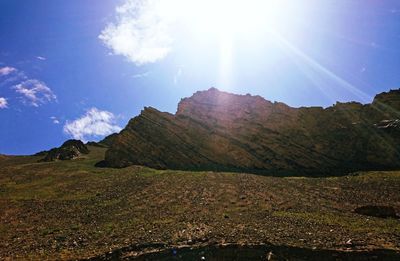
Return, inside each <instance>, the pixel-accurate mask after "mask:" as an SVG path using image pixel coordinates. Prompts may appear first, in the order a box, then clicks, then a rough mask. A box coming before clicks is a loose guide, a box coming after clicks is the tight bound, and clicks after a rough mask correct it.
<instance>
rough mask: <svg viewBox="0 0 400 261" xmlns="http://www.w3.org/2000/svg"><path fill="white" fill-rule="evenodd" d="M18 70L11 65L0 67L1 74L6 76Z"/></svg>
mask: <svg viewBox="0 0 400 261" xmlns="http://www.w3.org/2000/svg"><path fill="white" fill-rule="evenodd" d="M16 71H17V69H15V68H14V67H10V66H5V67H1V68H0V76H6V75H9V74H10V73H13V72H16Z"/></svg>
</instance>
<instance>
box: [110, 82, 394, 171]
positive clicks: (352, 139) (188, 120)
mask: <svg viewBox="0 0 400 261" xmlns="http://www.w3.org/2000/svg"><path fill="white" fill-rule="evenodd" d="M399 111H400V90H394V91H390V92H388V93H382V94H379V95H377V96H376V97H375V99H374V101H373V102H372V104H366V105H363V104H360V103H356V102H350V103H339V102H338V103H336V104H335V105H334V106H332V107H329V108H326V109H323V108H321V107H301V108H292V107H289V106H287V105H286V104H284V103H279V102H275V103H272V102H270V101H267V100H265V99H263V98H262V97H260V96H251V95H235V94H230V93H226V92H221V91H219V90H217V89H215V88H211V89H209V90H207V91H200V92H197V93H195V94H194V95H193V96H192V97H190V98H185V99H182V100H181V102H180V103H179V105H178V110H177V112H176V114H175V115H173V114H170V113H165V112H160V111H158V110H156V109H154V108H150V107H149V108H145V109H144V110H143V111H142V112H141V114H140V115H139V116H137V117H135V118H133V119H132V120H130V121H129V123H128V125H127V126H126V128H125V129H124V130H123V131H121V133H120V134H118V135H117V136H116V137H114V141H113V143H112V145H111V147H110V149H109V150H108V151H107V152H106V156H105V165H107V166H110V167H126V166H129V165H145V166H149V167H153V168H158V169H165V168H169V169H183V170H235V171H248V172H259V171H261V172H274V173H278V172H283V173H314V172H318V173H335V172H338V173H339V172H343V171H352V170H361V169H393V168H399V167H400V124H399V121H398V119H399V118H400V116H399Z"/></svg>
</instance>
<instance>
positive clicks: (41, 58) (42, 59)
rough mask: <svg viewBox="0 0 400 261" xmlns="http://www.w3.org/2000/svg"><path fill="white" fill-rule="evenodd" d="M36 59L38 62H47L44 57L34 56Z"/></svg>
mask: <svg viewBox="0 0 400 261" xmlns="http://www.w3.org/2000/svg"><path fill="white" fill-rule="evenodd" d="M36 58H37V59H38V60H41V61H45V60H47V59H46V57H43V56H36Z"/></svg>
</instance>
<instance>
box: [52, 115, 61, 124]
mask: <svg viewBox="0 0 400 261" xmlns="http://www.w3.org/2000/svg"><path fill="white" fill-rule="evenodd" d="M50 120H51V121H52V122H53V123H54V124H60V121H59V120H58V119H57V117H55V116H51V117H50Z"/></svg>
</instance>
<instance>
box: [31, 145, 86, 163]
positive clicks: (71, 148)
mask: <svg viewBox="0 0 400 261" xmlns="http://www.w3.org/2000/svg"><path fill="white" fill-rule="evenodd" d="M41 153H43V154H44V152H41ZM88 153H89V149H88V148H87V147H86V145H85V144H84V143H83V142H82V141H80V140H67V141H66V142H64V143H63V144H62V145H61V146H60V147H59V148H53V149H51V150H50V151H48V152H46V156H45V157H44V158H43V159H42V160H40V161H56V160H71V159H75V158H77V157H79V156H80V155H81V154H88ZM37 155H39V154H37Z"/></svg>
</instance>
